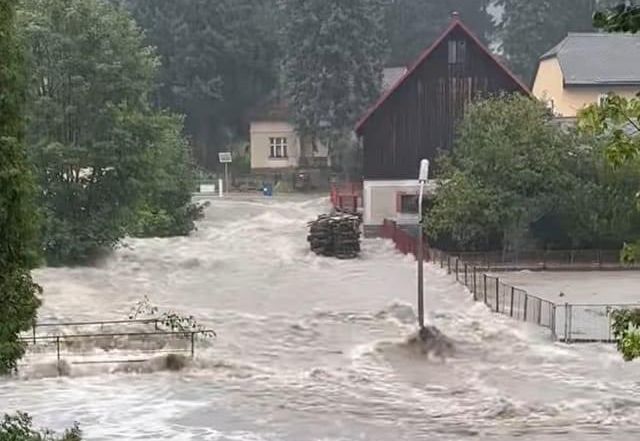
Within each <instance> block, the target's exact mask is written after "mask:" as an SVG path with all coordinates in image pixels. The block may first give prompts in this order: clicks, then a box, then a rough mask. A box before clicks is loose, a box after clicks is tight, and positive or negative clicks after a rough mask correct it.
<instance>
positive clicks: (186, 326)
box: [129, 296, 216, 338]
mask: <svg viewBox="0 0 640 441" xmlns="http://www.w3.org/2000/svg"><path fill="white" fill-rule="evenodd" d="M140 318H146V319H158V324H159V325H160V326H162V327H164V328H165V329H168V330H169V331H172V332H194V331H197V332H200V336H201V337H204V338H212V337H215V336H216V333H215V332H214V331H211V330H209V329H206V328H205V327H204V326H202V325H201V324H200V323H198V321H197V320H196V319H195V318H194V317H193V316H192V315H189V316H184V315H181V314H178V313H176V312H173V311H163V312H160V309H159V308H158V307H157V306H154V305H153V304H151V301H150V300H149V297H147V296H144V297H143V298H142V300H140V301H138V302H137V303H136V305H135V306H134V307H133V308H132V309H131V312H130V313H129V320H136V319H140Z"/></svg>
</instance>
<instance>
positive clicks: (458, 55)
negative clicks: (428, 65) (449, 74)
mask: <svg viewBox="0 0 640 441" xmlns="http://www.w3.org/2000/svg"><path fill="white" fill-rule="evenodd" d="M466 57H467V42H466V41H465V40H449V64H462V63H464V60H465V58H466Z"/></svg>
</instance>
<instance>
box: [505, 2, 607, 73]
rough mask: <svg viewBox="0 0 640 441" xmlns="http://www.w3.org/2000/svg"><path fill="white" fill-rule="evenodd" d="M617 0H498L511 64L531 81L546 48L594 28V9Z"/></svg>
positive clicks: (506, 48)
mask: <svg viewBox="0 0 640 441" xmlns="http://www.w3.org/2000/svg"><path fill="white" fill-rule="evenodd" d="M616 1H617V0H536V1H528V0H497V4H498V5H499V6H500V7H502V8H503V14H502V21H501V23H500V25H499V37H500V41H501V42H502V49H503V51H504V54H505V56H506V58H507V60H508V62H509V65H510V67H511V68H512V69H513V71H514V72H515V73H517V74H518V75H519V76H520V77H521V78H522V79H523V80H525V81H530V80H531V79H532V77H533V75H534V74H535V69H536V67H537V65H538V60H539V59H540V57H541V56H542V55H543V54H544V53H545V52H547V51H548V50H549V49H551V48H553V47H554V46H555V45H556V44H558V43H559V42H560V41H561V40H562V39H563V38H564V37H566V36H567V33H569V32H589V31H593V30H594V28H593V24H592V16H593V14H594V12H596V10H597V9H598V8H601V7H603V6H606V5H609V4H611V3H613V2H616Z"/></svg>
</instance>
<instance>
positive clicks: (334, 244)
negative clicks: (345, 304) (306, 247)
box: [307, 214, 362, 259]
mask: <svg viewBox="0 0 640 441" xmlns="http://www.w3.org/2000/svg"><path fill="white" fill-rule="evenodd" d="M361 222H362V220H361V218H360V216H358V215H353V214H331V215H329V214H324V215H321V216H319V217H318V219H316V220H315V221H313V222H310V223H309V236H308V237H307V241H308V242H309V244H310V246H311V251H313V252H314V253H316V254H318V255H321V256H328V257H337V258H338V259H355V258H356V257H358V255H359V254H360V224H361Z"/></svg>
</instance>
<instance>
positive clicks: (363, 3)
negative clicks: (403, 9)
mask: <svg viewBox="0 0 640 441" xmlns="http://www.w3.org/2000/svg"><path fill="white" fill-rule="evenodd" d="M280 4H281V15H282V22H283V28H284V29H283V41H282V47H283V48H285V61H284V70H285V77H286V78H285V90H286V95H287V96H288V98H289V102H290V105H291V108H292V110H293V113H294V119H295V123H296V128H297V131H298V132H299V133H300V134H301V135H302V136H303V137H305V138H309V139H310V140H311V144H312V145H313V146H314V147H316V145H317V144H316V142H317V141H321V142H322V143H324V144H325V145H327V146H329V149H330V154H331V155H333V154H334V153H335V152H334V148H335V147H336V141H337V140H338V139H340V138H342V137H344V136H345V134H348V133H350V132H351V130H352V128H353V125H354V124H355V122H356V120H357V119H358V118H359V116H360V115H361V113H362V111H363V110H364V109H365V108H366V107H367V106H368V105H369V104H370V103H371V102H372V101H373V100H374V99H376V98H377V97H378V95H379V91H380V86H381V80H382V67H383V60H384V58H385V42H384V29H383V22H384V20H383V19H384V9H383V7H382V6H383V5H382V3H381V1H380V0H352V1H349V2H345V1H342V0H282V1H281V2H280Z"/></svg>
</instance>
